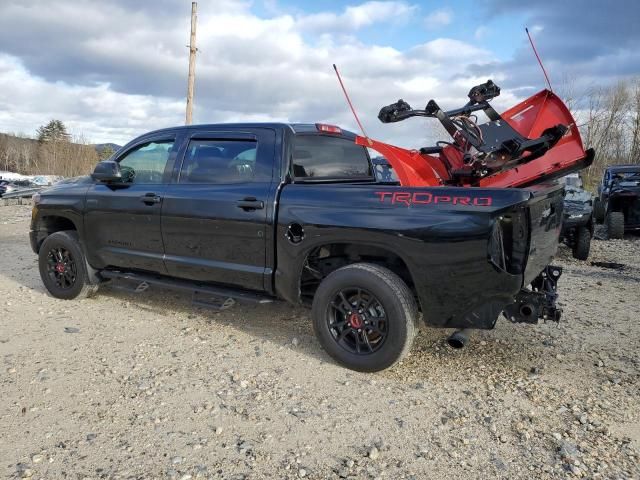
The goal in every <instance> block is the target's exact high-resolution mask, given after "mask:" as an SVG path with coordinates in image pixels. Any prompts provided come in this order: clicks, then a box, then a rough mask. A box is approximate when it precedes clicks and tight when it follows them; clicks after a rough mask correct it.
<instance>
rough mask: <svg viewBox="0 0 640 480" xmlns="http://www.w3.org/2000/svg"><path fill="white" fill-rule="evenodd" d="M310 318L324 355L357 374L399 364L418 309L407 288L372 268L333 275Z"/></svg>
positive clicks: (410, 339) (318, 294) (361, 267)
mask: <svg viewBox="0 0 640 480" xmlns="http://www.w3.org/2000/svg"><path fill="white" fill-rule="evenodd" d="M312 316H313V327H314V330H315V333H316V336H317V337H318V340H319V341H320V344H321V345H322V347H323V348H324V349H325V351H326V352H327V353H328V354H329V355H330V356H331V357H333V358H334V359H335V360H336V361H337V362H338V363H340V364H342V365H344V366H346V367H347V368H350V369H352V370H357V371H360V372H377V371H379V370H384V369H385V368H389V367H391V366H392V365H394V364H395V363H396V362H398V361H400V360H401V359H402V358H403V357H404V356H405V355H406V354H407V353H408V352H409V350H410V348H411V345H412V343H413V338H414V337H415V334H416V332H417V330H418V307H417V305H416V301H415V299H414V296H413V294H412V293H411V290H409V287H407V284H406V283H405V282H404V281H402V279H401V278H400V277H399V276H398V275H396V274H395V273H393V272H392V271H391V270H389V269H387V268H384V267H381V266H378V265H375V264H370V263H355V264H352V265H347V266H345V267H342V268H339V269H338V270H335V271H334V272H331V273H330V274H329V275H328V276H327V277H326V278H325V279H324V280H323V281H322V283H321V284H320V286H319V287H318V290H317V291H316V294H315V296H314V298H313V309H312Z"/></svg>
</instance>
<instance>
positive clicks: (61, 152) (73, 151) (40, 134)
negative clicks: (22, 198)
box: [0, 120, 112, 177]
mask: <svg viewBox="0 0 640 480" xmlns="http://www.w3.org/2000/svg"><path fill="white" fill-rule="evenodd" d="M110 153H112V151H111V152H109V151H103V152H102V153H101V155H98V152H97V151H96V149H95V147H94V146H93V145H90V144H89V143H88V142H87V141H86V140H85V139H83V138H82V137H75V138H72V136H71V135H70V134H69V133H68V132H67V128H66V127H65V125H64V123H63V122H61V121H60V120H51V121H50V122H49V123H47V124H46V125H43V126H41V127H40V128H38V130H37V139H32V138H28V137H27V136H25V135H9V134H3V133H0V170H5V171H9V172H16V173H22V174H25V175H62V176H64V177H74V176H77V175H86V174H88V173H91V171H92V170H93V167H94V166H95V164H96V163H97V162H98V161H99V160H100V157H105V155H106V156H109V155H110Z"/></svg>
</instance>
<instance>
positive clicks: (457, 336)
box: [447, 328, 471, 349]
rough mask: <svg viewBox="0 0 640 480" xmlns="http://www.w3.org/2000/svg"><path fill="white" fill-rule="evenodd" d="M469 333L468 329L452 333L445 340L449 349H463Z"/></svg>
mask: <svg viewBox="0 0 640 480" xmlns="http://www.w3.org/2000/svg"><path fill="white" fill-rule="evenodd" d="M470 333H471V329H470V328H463V329H462V330H458V331H457V332H453V333H452V334H451V336H450V337H449V338H448V339H447V343H448V344H449V346H450V347H451V348H456V349H460V348H463V347H464V346H465V345H466V344H467V342H468V341H469V335H470Z"/></svg>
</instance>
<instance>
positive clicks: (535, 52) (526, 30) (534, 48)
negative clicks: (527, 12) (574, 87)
mask: <svg viewBox="0 0 640 480" xmlns="http://www.w3.org/2000/svg"><path fill="white" fill-rule="evenodd" d="M524 30H525V32H527V37H529V43H530V44H531V48H532V49H533V53H534V54H535V56H536V58H537V59H538V63H539V64H540V68H541V69H542V73H544V78H545V80H546V81H547V85H549V90H551V91H552V92H553V88H551V82H550V81H549V75H547V71H546V70H545V69H544V65H543V64H542V60H540V55H538V51H537V50H536V46H535V45H534V44H533V39H532V38H531V34H530V33H529V29H528V28H527V27H524Z"/></svg>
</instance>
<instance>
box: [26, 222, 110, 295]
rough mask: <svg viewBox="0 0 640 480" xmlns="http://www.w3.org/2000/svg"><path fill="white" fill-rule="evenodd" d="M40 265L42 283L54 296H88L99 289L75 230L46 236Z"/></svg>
mask: <svg viewBox="0 0 640 480" xmlns="http://www.w3.org/2000/svg"><path fill="white" fill-rule="evenodd" d="M38 266H39V269H40V278H41V279H42V283H44V286H45V288H46V289H47V290H48V292H49V293H50V294H51V295H52V296H53V297H55V298H61V299H63V300H71V299H74V298H87V297H89V296H91V295H93V294H94V293H95V292H96V291H97V290H98V286H97V285H93V284H91V282H90V281H89V275H88V273H87V269H88V266H87V262H86V260H85V257H84V253H83V252H82V248H81V247H80V241H79V239H78V234H77V232H75V231H74V230H66V231H63V232H55V233H52V234H51V235H49V236H48V237H47V238H45V240H44V242H42V245H41V246H40V251H39V254H38Z"/></svg>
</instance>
